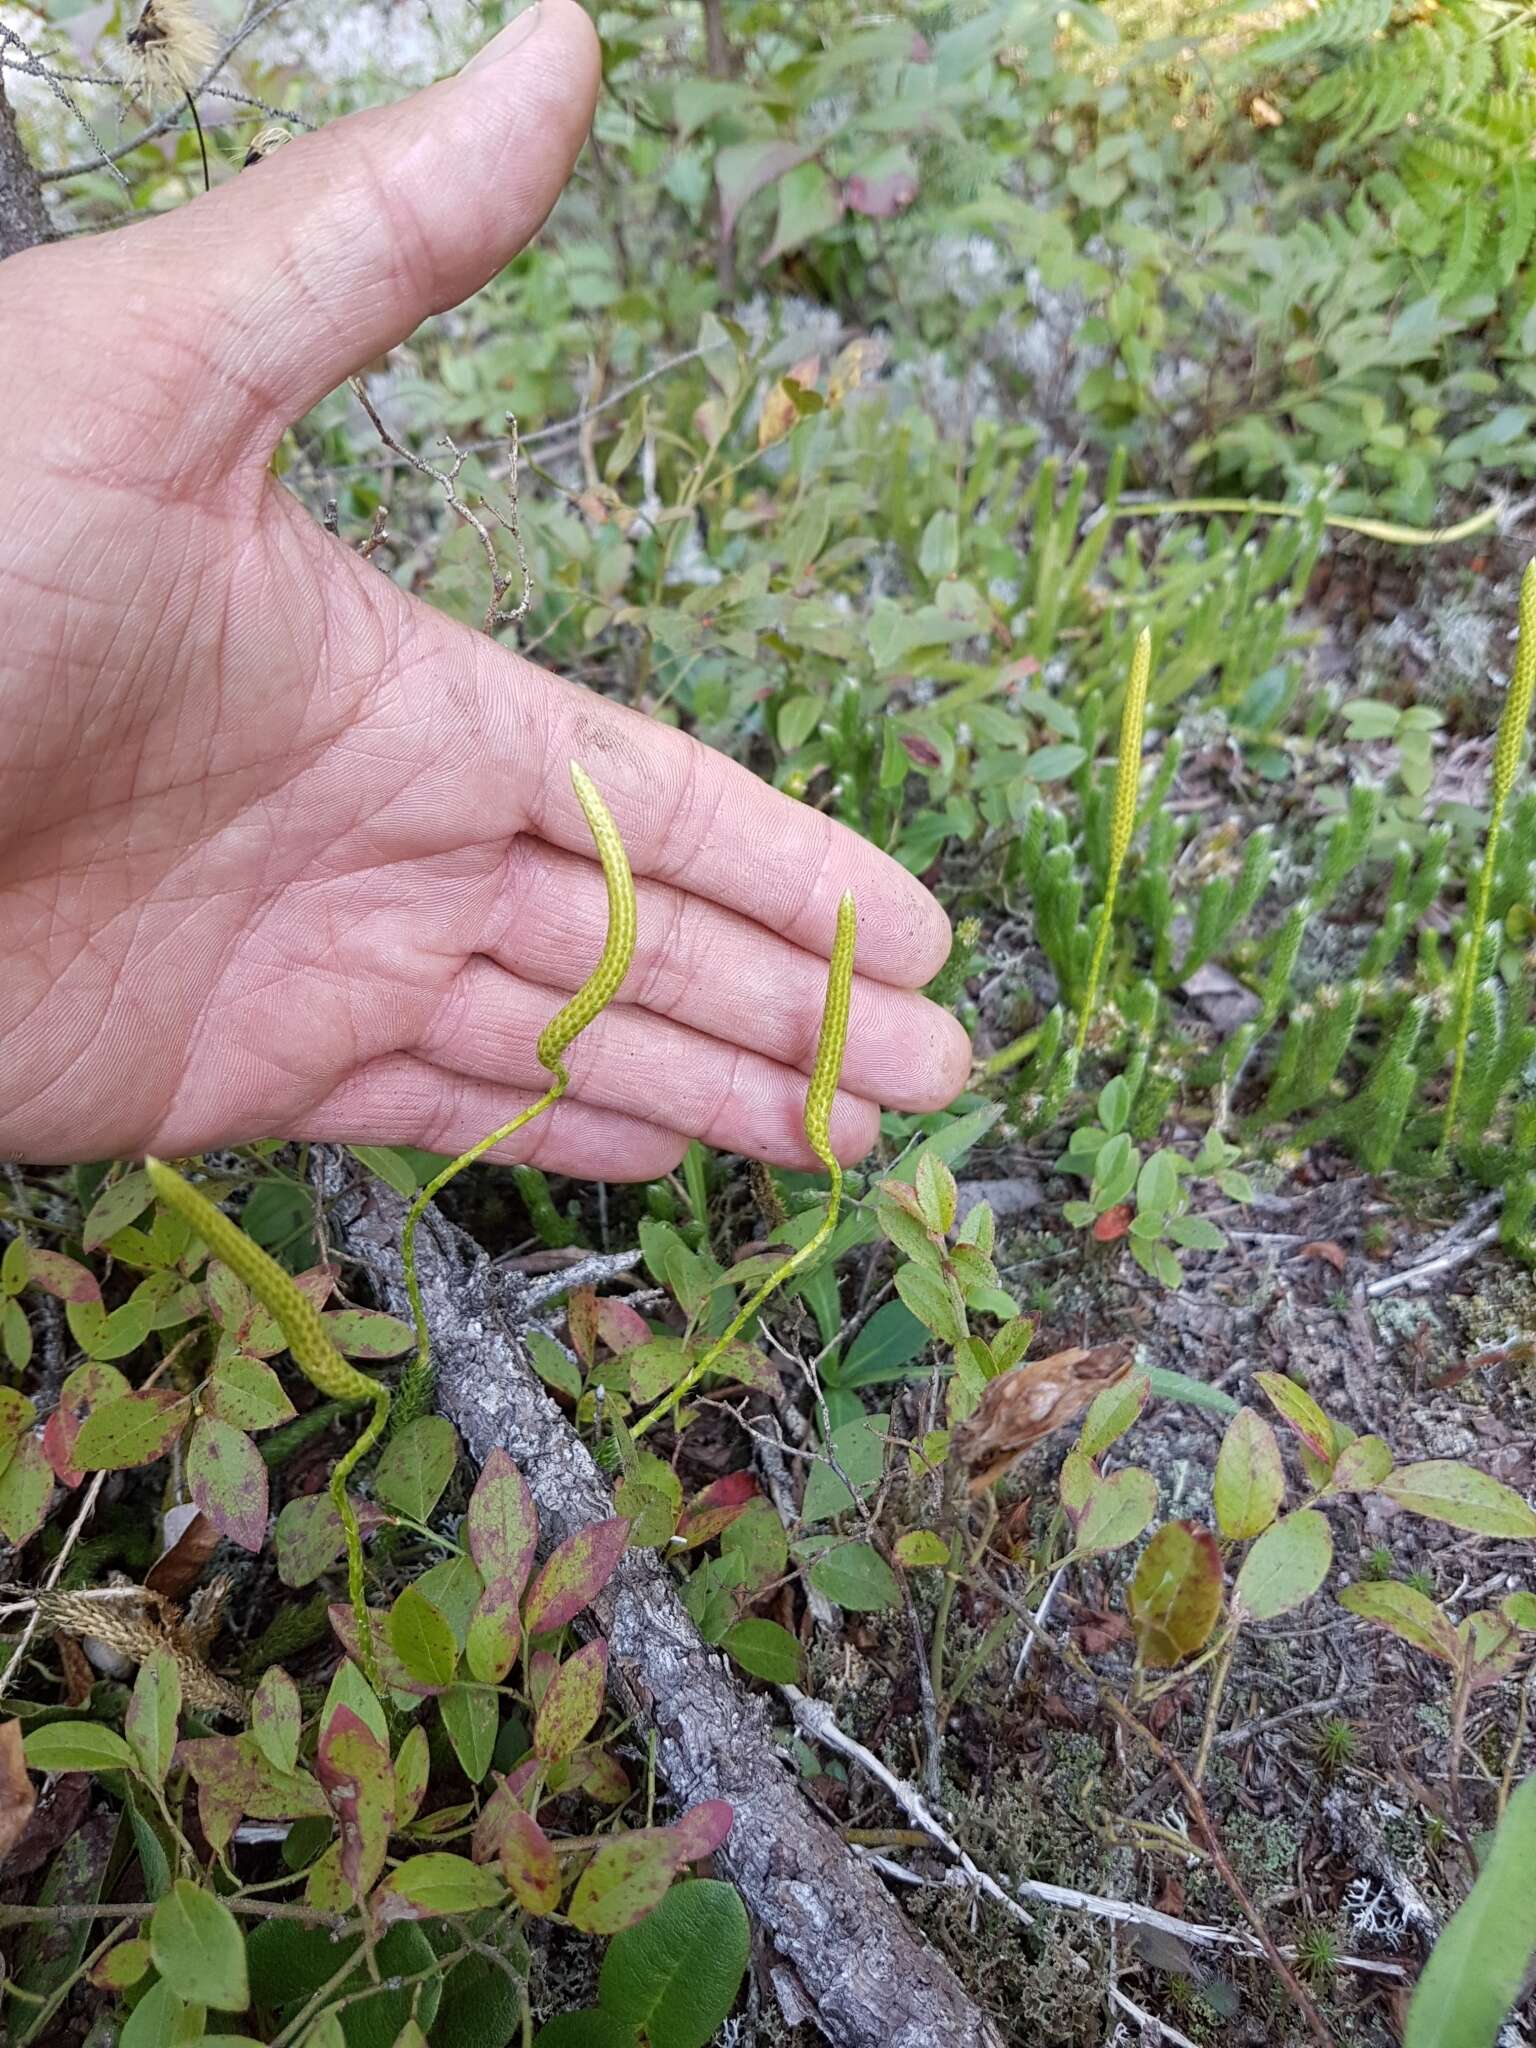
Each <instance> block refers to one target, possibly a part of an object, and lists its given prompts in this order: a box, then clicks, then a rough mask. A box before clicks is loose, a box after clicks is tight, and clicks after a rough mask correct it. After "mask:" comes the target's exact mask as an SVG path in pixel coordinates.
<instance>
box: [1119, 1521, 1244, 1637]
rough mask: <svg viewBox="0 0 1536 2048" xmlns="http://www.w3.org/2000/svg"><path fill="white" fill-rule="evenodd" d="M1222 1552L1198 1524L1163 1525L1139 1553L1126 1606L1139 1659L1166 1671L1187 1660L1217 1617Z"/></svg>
mask: <svg viewBox="0 0 1536 2048" xmlns="http://www.w3.org/2000/svg"><path fill="white" fill-rule="evenodd" d="M1221 1579H1222V1573H1221V1552H1220V1550H1219V1549H1218V1547H1217V1543H1216V1538H1215V1537H1214V1536H1213V1535H1212V1534H1211V1532H1210V1530H1209V1529H1205V1528H1202V1527H1201V1526H1200V1524H1199V1523H1198V1522H1165V1523H1164V1524H1163V1526H1162V1528H1161V1529H1159V1530H1158V1532H1157V1534H1156V1535H1155V1536H1154V1537H1153V1538H1152V1541H1151V1542H1150V1543H1149V1544H1148V1545H1147V1547H1146V1549H1145V1550H1144V1551H1143V1552H1142V1554H1141V1561H1140V1563H1139V1564H1138V1565H1137V1567H1136V1572H1135V1575H1134V1577H1133V1578H1132V1580H1131V1585H1130V1592H1129V1595H1128V1600H1127V1604H1128V1606H1129V1608H1130V1611H1131V1620H1132V1621H1133V1622H1134V1623H1135V1627H1136V1638H1137V1641H1138V1643H1139V1644H1140V1646H1141V1655H1142V1661H1143V1662H1144V1663H1146V1664H1150V1665H1151V1666H1152V1667H1153V1668H1154V1669H1155V1670H1161V1671H1166V1670H1168V1669H1170V1668H1171V1667H1172V1666H1173V1665H1175V1664H1178V1663H1180V1662H1181V1661H1182V1660H1183V1659H1184V1658H1185V1657H1192V1656H1193V1655H1194V1653H1195V1651H1196V1650H1198V1649H1199V1648H1200V1647H1201V1646H1202V1645H1203V1644H1204V1643H1205V1642H1206V1640H1207V1639H1208V1637H1209V1636H1210V1633H1211V1630H1212V1629H1213V1628H1214V1627H1215V1626H1216V1620H1217V1616H1218V1615H1219V1614H1220V1613H1221Z"/></svg>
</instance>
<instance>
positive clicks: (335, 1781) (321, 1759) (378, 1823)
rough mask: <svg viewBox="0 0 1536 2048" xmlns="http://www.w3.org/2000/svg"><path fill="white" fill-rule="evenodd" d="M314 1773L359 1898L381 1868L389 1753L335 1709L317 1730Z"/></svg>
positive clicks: (391, 1778) (390, 1800) (347, 1713)
mask: <svg viewBox="0 0 1536 2048" xmlns="http://www.w3.org/2000/svg"><path fill="white" fill-rule="evenodd" d="M315 1775H316V1777H318V1778H319V1780H320V1783H321V1785H322V1786H323V1787H324V1788H325V1795H326V1798H327V1799H328V1800H329V1801H330V1806H331V1811H332V1812H333V1813H334V1814H335V1816H336V1819H337V1822H338V1824H339V1826H340V1829H341V1868H342V1874H343V1875H344V1876H345V1878H346V1880H347V1882H348V1884H350V1885H351V1887H352V1889H353V1891H354V1892H355V1893H356V1894H357V1896H358V1897H359V1898H361V1897H362V1896H363V1894H364V1893H365V1892H367V1891H369V1890H370V1889H371V1888H372V1885H373V1882H374V1879H375V1878H376V1877H377V1876H378V1874H379V1872H380V1871H381V1870H382V1869H383V1868H384V1857H385V1854H386V1852H387V1850H388V1848H389V1833H390V1829H391V1828H392V1827H393V1825H394V1819H395V1774H394V1771H393V1769H392V1768H391V1766H390V1761H389V1751H388V1750H387V1749H386V1748H385V1746H384V1744H383V1743H382V1742H380V1741H379V1739H378V1737H377V1736H376V1735H375V1734H374V1733H373V1731H372V1729H371V1728H369V1727H367V1726H366V1725H365V1724H364V1723H363V1722H362V1721H361V1720H360V1719H359V1717H358V1716H357V1715H356V1714H355V1713H354V1712H353V1711H352V1709H351V1708H350V1707H347V1706H341V1707H337V1709H336V1710H335V1712H334V1713H333V1714H332V1715H331V1718H330V1720H329V1722H328V1723H327V1724H326V1726H325V1728H324V1729H323V1730H322V1732H321V1736H320V1747H319V1750H318V1752H317V1754H316V1757H315Z"/></svg>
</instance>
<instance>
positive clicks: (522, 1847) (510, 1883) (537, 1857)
mask: <svg viewBox="0 0 1536 2048" xmlns="http://www.w3.org/2000/svg"><path fill="white" fill-rule="evenodd" d="M500 1854H501V1874H502V1876H503V1877H504V1878H505V1879H506V1882H507V1889H508V1890H509V1891H510V1892H511V1894H512V1896H513V1898H514V1899H516V1901H517V1903H518V1904H519V1905H520V1906H521V1907H522V1909H523V1911H524V1912H525V1913H553V1912H554V1910H555V1908H556V1906H558V1905H559V1903H560V1891H561V1882H560V1859H559V1858H558V1857H557V1856H556V1854H555V1852H554V1850H553V1849H552V1848H551V1847H550V1844H549V1837H548V1835H546V1834H545V1832H544V1830H543V1829H542V1828H541V1827H540V1826H539V1824H538V1822H537V1821H536V1820H535V1819H534V1818H533V1815H532V1814H531V1813H524V1812H523V1811H522V1809H521V1808H520V1807H513V1808H512V1810H511V1811H510V1812H509V1813H508V1814H507V1815H506V1818H505V1822H504V1824H503V1826H502V1829H501V1850H500Z"/></svg>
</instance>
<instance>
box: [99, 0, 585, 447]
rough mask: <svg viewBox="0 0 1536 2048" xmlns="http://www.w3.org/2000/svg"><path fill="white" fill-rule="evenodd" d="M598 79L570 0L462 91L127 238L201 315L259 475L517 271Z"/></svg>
mask: <svg viewBox="0 0 1536 2048" xmlns="http://www.w3.org/2000/svg"><path fill="white" fill-rule="evenodd" d="M600 69H601V66H600V57H599V51H598V43H597V36H596V34H595V32H594V30H593V27H592V24H591V22H590V21H589V20H588V18H587V16H586V14H585V13H584V12H583V10H582V9H581V7H579V6H578V5H577V4H576V0H535V4H534V6H533V7H532V8H531V9H529V10H528V11H527V12H526V13H524V14H522V15H520V16H519V17H518V18H517V20H515V21H514V22H512V23H511V24H510V25H509V26H508V27H507V28H505V29H503V30H502V31H501V33H500V34H499V35H498V36H496V37H495V38H494V40H493V41H491V42H490V43H488V44H487V45H486V46H485V48H484V49H483V50H481V51H480V52H479V53H478V54H477V55H476V56H475V57H474V58H472V59H471V61H470V63H469V64H468V65H466V66H465V68H464V70H462V71H461V72H460V73H459V74H458V76H457V77H455V78H448V79H444V80H442V81H441V82H440V83H439V84H437V85H434V86H430V87H428V88H427V90H426V91H424V92H418V93H415V94H413V95H412V96H411V97H410V98H408V99H404V100H401V101H399V102H398V103H397V104H396V105H394V106H391V107H380V108H374V109H371V110H369V111H368V112H366V113H361V114H354V115H351V116H349V117H348V118H347V119H346V120H343V121H338V122H336V123H334V124H333V125H332V126H330V127H328V128H326V129H324V130H323V131H322V132H321V133H319V134H316V135H309V136H303V137H300V138H297V139H296V140H295V141H293V142H292V143H290V144H289V145H288V147H287V148H286V149H282V150H278V151H277V152H275V153H274V154H273V155H272V156H271V157H270V158H266V159H264V160H263V161H262V162H260V163H259V164H256V165H253V166H252V167H251V168H250V169H249V170H247V171H244V172H242V173H241V175H240V176H239V177H238V178H236V179H233V180H232V181H231V182H230V183H229V184H227V185H225V186H222V187H220V188H219V190H218V191H216V192H214V193H212V194H211V195H210V196H209V197H207V198H205V199H200V200H197V201H194V202H193V204H191V205H190V206H187V207H184V208H182V209H181V210H180V211H179V212H177V213H175V214H172V215H170V216H168V217H167V218H166V219H164V220H163V221H162V222H159V223H157V224H156V228H155V229H154V230H149V231H145V232H141V234H140V235H138V236H136V237H132V238H130V239H132V240H133V241H134V242H135V243H136V245H137V249H138V252H139V258H138V269H139V276H140V279H141V280H142V279H143V278H144V277H145V276H146V275H147V274H148V275H153V274H154V271H153V270H149V269H147V267H146V266H145V264H144V262H143V259H144V257H145V255H146V253H147V243H148V240H149V238H150V235H151V234H154V235H155V236H156V238H157V239H160V240H161V247H160V250H159V263H160V264H164V265H165V266H167V268H166V269H165V270H164V271H162V272H161V273H160V274H161V275H164V276H165V277H166V278H167V281H168V283H169V285H170V288H171V290H172V291H173V292H174V295H175V299H176V304H177V317H178V324H179V322H180V320H181V319H182V318H184V317H186V316H187V313H188V311H189V309H190V310H191V311H192V314H193V317H194V318H200V321H201V329H202V335H203V345H204V349H205V351H206V352H207V354H208V355H210V356H211V359H212V360H211V363H210V367H211V369H212V370H213V372H214V380H213V381H214V384H215V386H216V388H215V389H210V390H209V393H208V401H209V403H208V414H209V419H210V422H214V421H216V422H217V425H218V429H219V432H220V434H221V436H222V437H223V438H224V439H225V440H226V442H228V441H233V442H234V443H235V444H236V446H237V447H238V448H239V449H240V451H241V452H247V453H250V452H254V453H258V454H259V456H260V458H261V459H262V460H263V461H264V460H265V459H266V457H267V455H268V454H269V453H270V451H271V448H272V446H273V445H274V444H275V443H276V441H277V438H278V437H279V435H280V434H281V433H282V432H283V430H284V428H286V427H287V426H289V425H290V424H291V423H292V422H293V421H294V420H295V419H297V418H299V417H300V416H301V415H302V414H303V413H305V412H307V411H308V410H309V409H310V407H311V406H313V405H315V404H316V403H317V402H318V401H319V400H320V399H321V398H323V397H324V396H325V394H326V393H327V392H328V391H331V390H334V389H335V387H336V386H337V385H338V384H340V383H341V382H342V381H343V380H344V379H345V378H346V377H348V376H350V375H351V374H352V372H353V371H354V370H356V369H358V368H359V367H360V366H361V365H362V364H363V363H366V362H369V361H371V360H372V358H373V357H375V356H378V355H382V354H383V353H384V351H385V350H386V349H387V348H390V347H392V346H393V345H394V344H395V343H396V342H399V341H402V340H403V339H404V338H405V337H406V336H407V335H408V334H410V333H411V332H412V330H413V329H414V328H416V327H418V326H419V325H420V324H421V322H422V321H423V320H425V319H426V318H427V317H428V315H429V314H432V313H437V312H441V311H442V310H443V309H444V308H445V307H448V306H455V305H457V304H459V302H460V301H461V300H463V299H466V298H468V297H469V296H470V295H471V293H473V292H476V291H478V290H479V288H480V287H481V285H483V284H484V283H485V282H486V280H487V279H488V278H490V277H492V276H494V275H495V273H496V272H497V271H498V270H499V269H500V268H501V267H502V265H503V264H505V263H507V262H508V261H509V260H510V259H511V258H512V257H513V256H515V255H516V254H517V252H518V251H519V250H520V249H521V248H523V247H524V245H525V244H526V243H527V242H528V241H529V240H530V239H531V238H532V236H533V235H534V234H535V233H536V232H537V231H538V229H539V227H540V226H541V225H542V223H543V221H544V220H545V218H546V216H547V215H548V213H549V211H550V209H551V208H552V207H553V205H554V203H555V201H556V199H557V198H558V197H559V196H560V192H561V189H562V187H563V186H564V184H565V182H566V180H567V178H568V177H569V176H570V174H571V169H572V166H573V165H574V163H575V161H576V158H577V156H578V155H579V154H580V151H581V147H582V144H583V143H584V142H585V140H586V136H587V130H588V128H589V127H590V125H591V121H592V111H593V107H594V105H595V103H596V98H597V88H598V81H599V76H600ZM158 268H159V265H158V264H157V265H156V266H155V269H158Z"/></svg>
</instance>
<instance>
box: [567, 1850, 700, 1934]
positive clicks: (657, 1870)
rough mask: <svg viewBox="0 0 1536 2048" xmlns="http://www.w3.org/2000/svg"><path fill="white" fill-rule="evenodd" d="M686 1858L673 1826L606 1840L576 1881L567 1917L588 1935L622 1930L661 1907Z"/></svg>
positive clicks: (574, 1925)
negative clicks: (654, 1907)
mask: <svg viewBox="0 0 1536 2048" xmlns="http://www.w3.org/2000/svg"><path fill="white" fill-rule="evenodd" d="M682 1862H683V1856H682V1849H681V1844H680V1843H679V1842H678V1839H677V1837H676V1835H674V1834H673V1832H672V1831H671V1829H670V1828H637V1829H635V1831H634V1832H633V1833H632V1834H628V1835H618V1836H616V1837H615V1838H614V1839H613V1840H612V1841H611V1842H605V1843H604V1844H603V1846H602V1848H601V1849H599V1850H598V1852H597V1854H596V1855H595V1856H594V1857H593V1858H592V1861H591V1862H590V1863H589V1864H588V1865H587V1867H586V1869H585V1870H584V1871H583V1872H582V1873H581V1876H580V1877H579V1878H578V1880H577V1883H576V1889H575V1891H573V1892H572V1894H571V1901H570V1905H569V1906H568V1907H567V1908H566V1917H567V1918H568V1919H569V1920H570V1923H571V1925H572V1926H573V1927H579V1928H580V1929H581V1931H582V1933H583V1934H617V1933H618V1932H619V1931H620V1930H621V1929H622V1928H625V1927H633V1926H634V1925H635V1923H636V1921H638V1920H643V1919H644V1918H645V1916H646V1914H647V1913H649V1912H650V1911H651V1909H652V1907H653V1906H659V1905H660V1904H661V1901H662V1900H663V1899H664V1898H665V1897H666V1895H667V1890H668V1887H669V1886H670V1885H671V1883H672V1880H673V1878H674V1877H675V1876H676V1875H677V1872H678V1869H679V1868H680V1866H681V1864H682Z"/></svg>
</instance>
